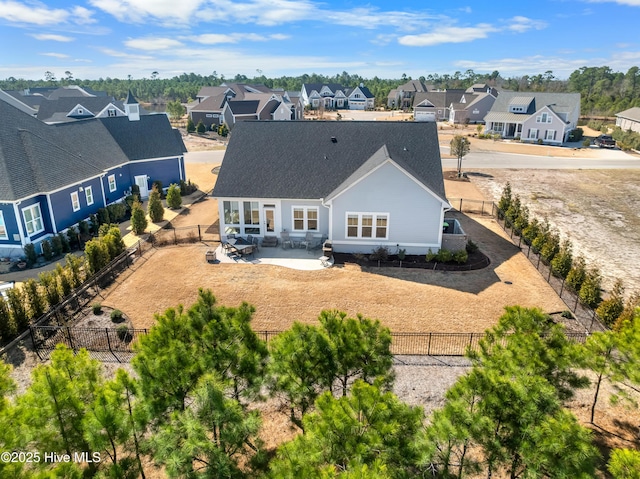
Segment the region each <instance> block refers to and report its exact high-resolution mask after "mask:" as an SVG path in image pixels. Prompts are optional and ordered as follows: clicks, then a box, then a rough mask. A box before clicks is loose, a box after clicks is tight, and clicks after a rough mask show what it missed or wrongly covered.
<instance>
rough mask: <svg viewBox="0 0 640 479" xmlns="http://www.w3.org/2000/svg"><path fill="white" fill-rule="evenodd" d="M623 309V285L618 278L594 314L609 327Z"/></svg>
mask: <svg viewBox="0 0 640 479" xmlns="http://www.w3.org/2000/svg"><path fill="white" fill-rule="evenodd" d="M623 311H624V286H623V284H622V281H621V280H620V279H618V280H616V282H615V284H614V285H613V289H612V290H611V295H610V296H609V298H607V299H606V300H604V301H603V302H602V303H600V305H599V306H598V309H596V314H597V315H598V317H599V318H600V319H601V320H602V322H603V323H604V324H606V325H607V326H609V327H611V326H613V325H614V324H615V322H616V320H617V319H618V317H619V316H620V315H621V314H622V312H623Z"/></svg>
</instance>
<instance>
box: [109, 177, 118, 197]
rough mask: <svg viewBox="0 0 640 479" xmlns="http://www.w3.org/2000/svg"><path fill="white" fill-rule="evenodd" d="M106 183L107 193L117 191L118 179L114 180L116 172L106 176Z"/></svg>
mask: <svg viewBox="0 0 640 479" xmlns="http://www.w3.org/2000/svg"><path fill="white" fill-rule="evenodd" d="M112 177H113V189H111V178H112ZM107 185H108V186H109V193H113V192H114V191H118V181H117V180H116V174H115V173H114V174H112V175H108V176H107Z"/></svg>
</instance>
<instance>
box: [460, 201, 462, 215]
mask: <svg viewBox="0 0 640 479" xmlns="http://www.w3.org/2000/svg"><path fill="white" fill-rule="evenodd" d="M460 213H462V198H460Z"/></svg>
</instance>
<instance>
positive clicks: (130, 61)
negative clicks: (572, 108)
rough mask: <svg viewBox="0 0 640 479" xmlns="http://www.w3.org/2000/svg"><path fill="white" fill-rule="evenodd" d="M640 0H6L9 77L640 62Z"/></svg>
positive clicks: (0, 74)
mask: <svg viewBox="0 0 640 479" xmlns="http://www.w3.org/2000/svg"><path fill="white" fill-rule="evenodd" d="M639 28H640V0H538V1H533V0H532V1H528V0H520V1H509V2H507V1H498V2H482V1H474V2H459V1H455V0H452V1H443V2H437V3H436V2H429V1H420V2H418V1H414V0H407V1H404V2H393V1H388V0H386V1H382V0H345V1H341V2H336V1H315V0H51V1H45V2H39V1H28V0H0V45H2V47H1V48H0V78H2V79H5V78H8V77H10V76H13V77H16V78H27V79H42V78H44V72H45V71H51V72H53V73H54V74H55V75H56V77H57V78H61V77H63V76H64V74H65V72H66V71H69V72H71V73H72V74H73V76H74V77H76V78H87V79H97V78H100V77H103V78H105V77H112V78H127V76H128V75H131V76H132V77H134V78H143V77H147V78H148V77H150V76H151V74H152V72H154V71H157V72H158V73H159V76H160V77H161V78H170V77H173V76H175V75H179V74H181V73H190V72H194V73H199V74H203V75H209V74H211V73H212V72H213V71H216V72H217V73H218V75H220V74H223V75H225V76H226V77H233V76H234V75H235V74H236V73H241V74H244V75H247V76H249V77H252V76H254V75H258V74H260V73H263V74H264V75H266V76H267V77H278V76H282V75H291V76H296V75H300V74H303V73H314V72H315V73H322V74H327V75H334V74H336V73H341V72H342V71H347V72H349V73H351V74H359V75H361V76H363V77H365V78H372V77H373V76H379V77H381V78H400V77H401V76H402V74H403V73H404V74H406V75H408V76H411V77H413V78H418V77H419V76H421V75H425V76H426V75H428V74H430V73H439V74H445V73H448V74H454V73H455V72H456V71H460V72H463V73H464V72H465V71H466V70H468V69H471V70H473V71H475V72H477V73H486V72H489V73H490V72H492V71H494V70H498V71H499V72H500V73H501V74H502V76H503V77H511V76H521V75H525V74H527V75H532V74H538V73H544V72H546V71H548V70H551V71H553V73H554V75H555V76H556V77H558V78H563V79H564V78H567V77H568V76H569V74H570V73H571V72H572V71H574V70H576V69H578V68H580V67H582V66H603V65H607V66H609V67H611V68H612V69H613V70H614V71H622V72H626V71H627V70H628V69H629V68H630V67H631V66H636V65H640V33H639V32H638V29H639Z"/></svg>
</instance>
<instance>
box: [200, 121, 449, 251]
mask: <svg viewBox="0 0 640 479" xmlns="http://www.w3.org/2000/svg"><path fill="white" fill-rule="evenodd" d="M213 196H214V197H216V198H217V200H218V208H219V217H220V233H221V235H222V237H223V239H225V238H226V237H227V236H228V235H230V234H241V235H249V234H251V235H253V236H254V237H259V238H264V237H278V236H280V235H281V232H283V231H286V232H288V233H289V234H290V236H291V237H298V238H304V237H305V236H306V234H307V233H310V234H311V235H313V236H314V237H315V238H316V240H318V241H320V240H321V239H323V238H328V239H330V240H331V241H332V243H333V249H334V251H336V252H360V253H371V251H372V250H373V249H374V248H376V247H378V246H386V247H388V248H389V249H390V251H391V252H395V251H397V249H398V248H403V249H406V251H407V253H408V254H425V253H427V251H428V250H429V249H431V250H432V251H437V250H439V249H440V247H441V246H442V241H443V221H444V214H445V211H447V210H448V209H450V205H449V203H448V201H447V199H446V196H445V191H444V182H443V176H442V164H441V159H440V148H439V145H438V136H437V129H436V125H435V124H433V123H415V122H409V123H407V122H377V121H376V122H335V121H313V122H311V121H291V122H264V121H245V122H240V123H238V124H236V127H235V130H234V132H233V135H232V136H231V140H230V141H229V146H228V148H227V151H226V153H225V157H224V160H223V162H222V167H221V169H220V173H219V175H218V180H217V181H216V185H215V188H214V190H213Z"/></svg>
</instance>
